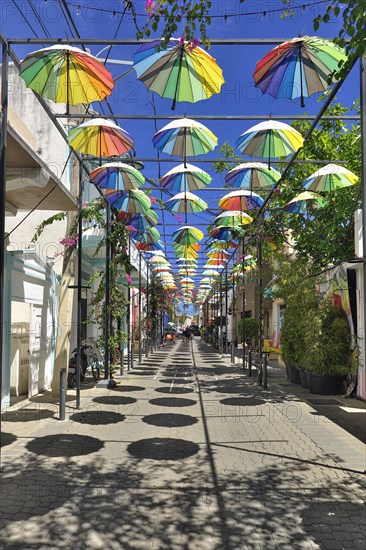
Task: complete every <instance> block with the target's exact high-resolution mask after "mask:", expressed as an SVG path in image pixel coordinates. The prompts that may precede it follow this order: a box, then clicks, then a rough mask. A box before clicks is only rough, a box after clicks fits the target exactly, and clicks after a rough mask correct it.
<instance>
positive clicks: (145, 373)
mask: <svg viewBox="0 0 366 550" xmlns="http://www.w3.org/2000/svg"><path fill="white" fill-rule="evenodd" d="M157 372H158V371H157V370H156V369H155V370H135V369H133V370H131V372H130V373H129V374H132V375H133V376H152V375H153V374H156V373H157Z"/></svg>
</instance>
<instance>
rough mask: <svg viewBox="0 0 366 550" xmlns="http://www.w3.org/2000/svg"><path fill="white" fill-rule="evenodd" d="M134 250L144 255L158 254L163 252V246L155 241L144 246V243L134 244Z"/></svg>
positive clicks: (160, 242)
mask: <svg viewBox="0 0 366 550" xmlns="http://www.w3.org/2000/svg"><path fill="white" fill-rule="evenodd" d="M136 248H138V249H139V250H141V252H145V253H148V252H149V253H156V254H157V253H158V252H160V251H162V250H164V248H165V245H164V243H163V242H162V241H157V242H156V243H152V244H146V243H136Z"/></svg>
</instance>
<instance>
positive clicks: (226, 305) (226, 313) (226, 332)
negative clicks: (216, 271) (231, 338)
mask: <svg viewBox="0 0 366 550" xmlns="http://www.w3.org/2000/svg"><path fill="white" fill-rule="evenodd" d="M227 270H228V266H227V264H226V268H225V352H224V353H227V334H228V331H227V325H228V322H227V316H228V311H227V310H228V304H227V301H228V289H227Z"/></svg>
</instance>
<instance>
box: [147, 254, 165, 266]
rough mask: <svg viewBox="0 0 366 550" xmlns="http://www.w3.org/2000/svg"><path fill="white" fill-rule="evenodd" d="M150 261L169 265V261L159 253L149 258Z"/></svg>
mask: <svg viewBox="0 0 366 550" xmlns="http://www.w3.org/2000/svg"><path fill="white" fill-rule="evenodd" d="M149 261H150V263H151V264H155V265H169V262H168V260H167V259H166V258H163V257H162V256H161V255H154V256H152V257H151V258H150V260H149Z"/></svg>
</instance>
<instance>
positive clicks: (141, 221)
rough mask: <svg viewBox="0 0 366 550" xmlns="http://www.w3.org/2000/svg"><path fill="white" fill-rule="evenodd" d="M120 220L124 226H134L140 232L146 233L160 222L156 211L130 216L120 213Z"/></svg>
mask: <svg viewBox="0 0 366 550" xmlns="http://www.w3.org/2000/svg"><path fill="white" fill-rule="evenodd" d="M117 217H118V219H119V221H120V222H121V223H123V224H124V225H132V227H134V228H135V229H137V230H138V231H145V230H146V229H150V228H151V227H153V226H154V225H156V224H157V223H158V221H159V218H158V215H157V213H156V212H154V210H151V209H149V210H146V212H142V213H140V214H128V213H127V212H118V216H117Z"/></svg>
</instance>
